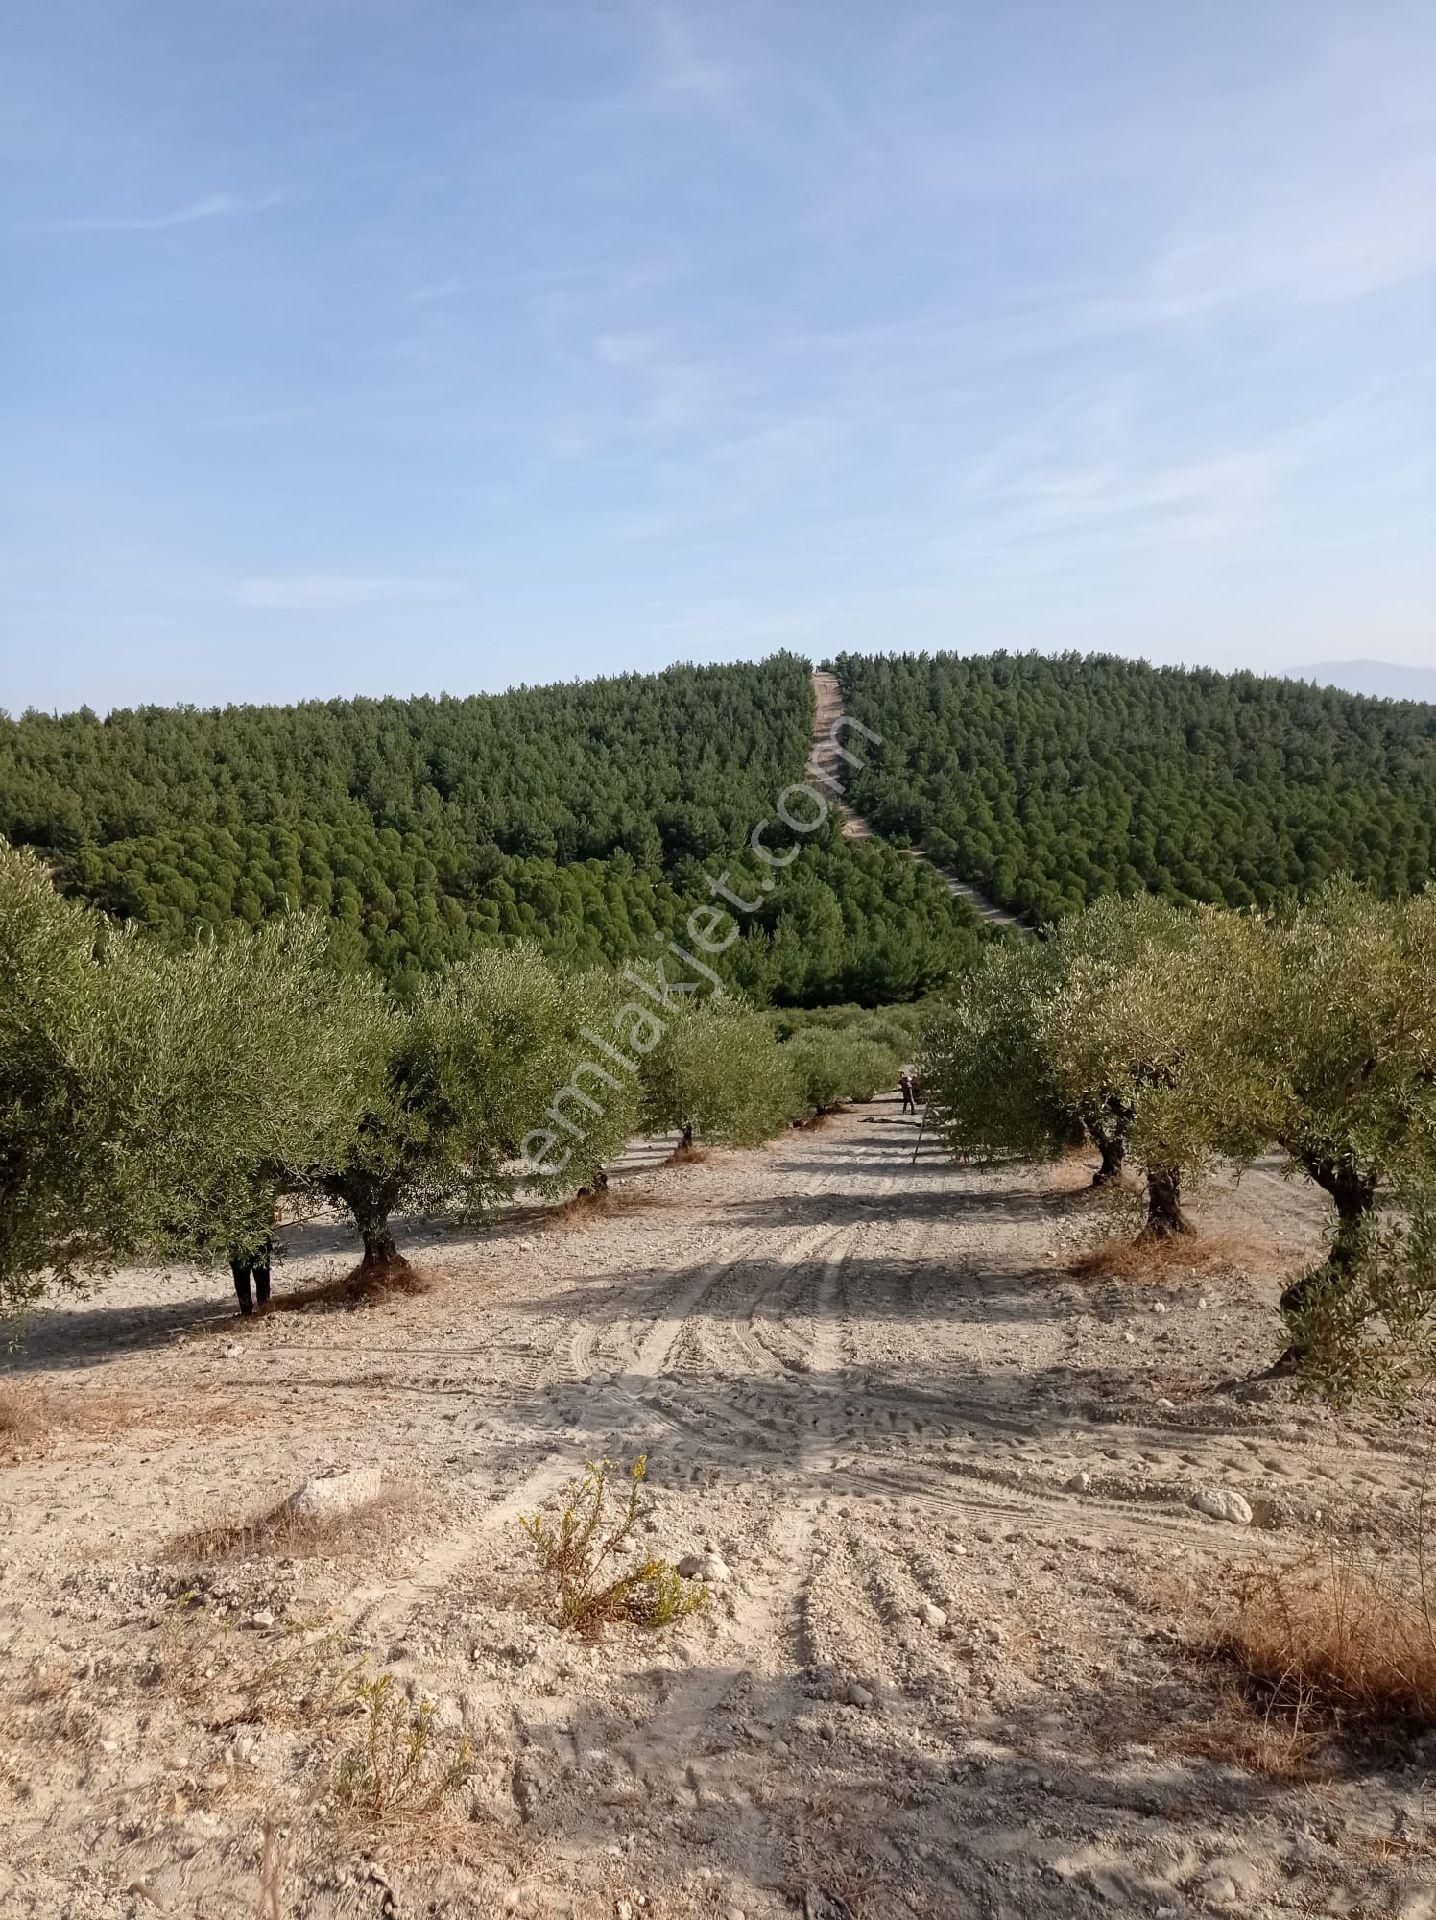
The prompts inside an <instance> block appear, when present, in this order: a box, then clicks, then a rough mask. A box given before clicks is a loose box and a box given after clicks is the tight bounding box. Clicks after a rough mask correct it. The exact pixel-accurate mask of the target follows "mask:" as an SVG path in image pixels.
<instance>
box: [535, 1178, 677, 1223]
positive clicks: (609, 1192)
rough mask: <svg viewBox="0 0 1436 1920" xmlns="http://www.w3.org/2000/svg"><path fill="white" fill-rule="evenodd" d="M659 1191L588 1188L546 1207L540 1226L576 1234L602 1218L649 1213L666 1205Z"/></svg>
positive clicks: (610, 1218) (609, 1187)
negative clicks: (650, 1209) (644, 1191)
mask: <svg viewBox="0 0 1436 1920" xmlns="http://www.w3.org/2000/svg"><path fill="white" fill-rule="evenodd" d="M668 1204H669V1202H668V1201H667V1200H666V1199H664V1198H663V1197H662V1196H661V1195H660V1194H656V1193H643V1192H635V1191H634V1190H633V1189H632V1188H624V1187H612V1186H608V1187H600V1188H598V1189H597V1191H594V1190H593V1189H592V1188H589V1187H585V1188H584V1189H583V1191H582V1192H581V1193H575V1194H571V1195H570V1197H569V1198H568V1199H567V1200H565V1201H563V1202H561V1203H560V1205H558V1206H556V1207H547V1208H545V1209H544V1211H543V1214H542V1216H541V1218H540V1220H539V1223H538V1224H539V1225H540V1226H542V1227H544V1228H545V1229H546V1230H547V1231H548V1232H550V1233H574V1232H577V1231H579V1230H581V1229H582V1228H584V1227H591V1226H594V1225H596V1224H597V1222H598V1221H600V1220H612V1219H616V1218H619V1217H621V1216H622V1215H624V1214H630V1213H646V1212H647V1211H648V1210H649V1208H650V1207H666V1206H667V1205H668Z"/></svg>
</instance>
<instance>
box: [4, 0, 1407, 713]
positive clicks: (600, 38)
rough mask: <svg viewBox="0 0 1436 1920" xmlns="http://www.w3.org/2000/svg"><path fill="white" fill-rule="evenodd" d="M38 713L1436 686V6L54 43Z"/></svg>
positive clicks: (1294, 5) (977, 1) (47, 59)
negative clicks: (1121, 658)
mask: <svg viewBox="0 0 1436 1920" xmlns="http://www.w3.org/2000/svg"><path fill="white" fill-rule="evenodd" d="M0 181H3V185H0V248H3V259H0V275H3V280H0V286H3V293H0V328H3V333H0V349H3V362H0V364H3V367H4V375H3V395H0V401H3V415H4V417H3V421H0V431H3V452H0V705H3V706H5V707H7V708H8V709H9V710H10V711H12V712H19V711H20V710H21V709H22V708H24V707H25V706H27V705H29V704H35V705H39V706H43V707H56V706H58V707H61V708H68V707H73V706H76V705H79V704H81V703H89V704H90V705H92V706H95V707H97V708H100V709H104V708H106V707H109V706H111V705H116V704H131V703H134V702H137V701H158V702H164V703H172V702H178V701H193V702H198V703H201V704H209V703H212V702H218V701H226V700H247V699H270V700H280V699H284V700H287V699H295V698H303V697H309V696H315V695H319V696H328V695H333V694H350V693H359V692H365V693H382V692H413V691H430V692H437V691H440V690H441V689H447V690H449V691H452V692H468V691H472V690H476V689H483V688H497V687H502V686H506V685H510V684H513V683H515V682H517V681H521V680H528V681H537V680H551V679H560V678H568V677H572V676H575V675H587V674H590V673H595V672H605V671H616V670H620V669H623V668H628V667H642V668H648V667H653V666H658V665H661V664H663V663H665V662H667V661H669V660H673V659H678V658H686V659H723V658H740V657H755V656H758V655H761V654H763V653H765V652H770V651H772V650H773V649H775V648H777V647H779V646H793V647H796V648H799V649H801V650H803V651H806V652H809V653H812V654H814V655H815V656H819V655H822V654H824V653H826V652H829V651H834V650H837V649H839V648H842V647H857V648H862V649H877V648H888V647H902V646H912V647H919V646H925V647H955V648H959V649H964V650H967V649H985V648H989V647H995V646H1008V647H1025V646H1040V647H1044V648H1048V647H1066V646H1076V647H1084V648H1086V647H1094V648H1095V647H1105V648H1109V649H1112V650H1115V651H1120V652H1127V653H1140V654H1144V655H1146V656H1147V657H1149V658H1153V659H1165V660H1177V659H1189V660H1191V659H1200V660H1205V661H1209V662H1211V663H1212V664H1215V665H1218V666H1232V665H1256V666H1259V667H1267V668H1271V669H1280V668H1282V667H1287V666H1293V665H1299V664H1302V663H1306V662H1310V661H1316V660H1323V659H1330V658H1333V657H1339V658H1352V657H1356V656H1371V657H1383V658H1385V659H1388V660H1395V661H1402V662H1407V663H1411V664H1423V663H1429V662H1433V661H1436V639H1433V624H1432V607H1433V604H1436V593H1433V589H1436V538H1433V526H1436V471H1433V457H1432V448H1433V444H1436V8H1433V7H1432V6H1431V5H1430V4H1429V0H1416V3H1413V4H1400V3H1396V0H1359V3H1358V0H1349V3H1348V4H1342V5H1339V6H1326V5H1323V4H1321V0H1281V3H1280V4H1272V3H1268V4H1263V3H1262V0H1204V3H1203V4H1198V0H1162V3H1161V4H1154V0H1132V3H1131V4H1126V3H1120V4H1119V3H1118V0H1080V4H1074V3H1073V0H1045V3H1042V4H1038V3H1035V0H1003V4H1001V5H997V4H990V0H963V3H962V4H958V3H956V0H954V4H949V5H946V6H940V7H933V6H907V5H904V4H901V0H884V4H867V3H866V0H819V3H818V4H804V3H803V0H768V3H767V4H749V0H723V3H722V4H676V3H675V0H646V3H640V0H631V3H630V0H613V3H612V4H607V3H605V0H593V3H592V4H578V0H574V3H573V4H563V5H558V4H544V3H543V0H538V3H536V4H532V5H520V4H503V3H502V0H470V4H465V5H460V4H439V3H438V0H432V3H431V0H353V3H350V0H283V4H279V3H278V0H228V3H227V4H224V5H217V6H215V5H199V6H197V5H194V4H193V0H183V4H181V3H180V0H173V3H171V4H159V3H158V0H155V3H154V4H143V3H141V0H88V3H87V4H77V3H76V0H20V4H19V5H18V6H16V7H13V8H11V9H9V10H8V12H7V28H6V59H5V62H4V65H3V71H0Z"/></svg>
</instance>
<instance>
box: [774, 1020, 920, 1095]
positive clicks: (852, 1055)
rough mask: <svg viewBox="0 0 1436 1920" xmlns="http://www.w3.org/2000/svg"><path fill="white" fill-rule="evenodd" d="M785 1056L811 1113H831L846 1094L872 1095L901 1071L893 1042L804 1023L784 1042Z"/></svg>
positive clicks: (887, 1085)
mask: <svg viewBox="0 0 1436 1920" xmlns="http://www.w3.org/2000/svg"><path fill="white" fill-rule="evenodd" d="M782 1057H783V1062H784V1064H785V1065H786V1067H787V1068H788V1071H789V1073H790V1075H791V1076H792V1080H793V1084H794V1087H795V1089H796V1093H797V1098H798V1101H799V1104H800V1105H801V1106H802V1107H803V1109H804V1110H805V1111H806V1112H809V1113H819V1114H821V1113H832V1112H833V1111H834V1110H835V1109H836V1108H838V1107H840V1106H841V1105H842V1104H843V1102H844V1101H845V1100H871V1099H872V1097H873V1095H874V1094H875V1093H876V1092H877V1091H878V1089H879V1087H890V1086H892V1085H893V1083H894V1081H895V1080H896V1079H897V1074H898V1064H899V1063H898V1058H897V1055H896V1054H895V1053H893V1051H892V1049H891V1048H889V1047H885V1046H882V1045H880V1044H879V1043H878V1042H876V1041H872V1040H864V1039H862V1038H861V1037H859V1036H858V1035H856V1034H850V1033H844V1032H842V1031H841V1030H840V1029H839V1030H834V1029H832V1028H824V1027H805V1028H803V1029H802V1031H800V1032H799V1033H796V1034H795V1035H794V1036H793V1038H792V1039H791V1040H789V1041H786V1042H785V1043H784V1044H783V1048H782Z"/></svg>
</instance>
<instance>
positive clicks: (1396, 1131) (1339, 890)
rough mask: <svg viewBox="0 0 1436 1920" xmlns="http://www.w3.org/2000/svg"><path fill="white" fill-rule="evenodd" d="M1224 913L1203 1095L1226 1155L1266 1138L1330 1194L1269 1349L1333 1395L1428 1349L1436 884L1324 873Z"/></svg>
mask: <svg viewBox="0 0 1436 1920" xmlns="http://www.w3.org/2000/svg"><path fill="white" fill-rule="evenodd" d="M1228 919H1229V921H1230V925H1229V926H1228V927H1227V928H1226V929H1225V939H1224V942H1223V946H1222V949H1221V951H1220V952H1219V953H1218V954H1217V955H1215V956H1214V958H1213V961H1212V964H1211V972H1212V975H1213V978H1214V982H1215V983H1216V988H1217V990H1218V1004H1219V1005H1220V1007H1221V1009H1222V1012H1223V1018H1222V1023H1221V1037H1222V1042H1223V1044H1222V1046H1221V1048H1220V1051H1219V1052H1218V1053H1217V1055H1216V1056H1215V1058H1214V1061H1213V1066H1212V1071H1211V1074H1210V1085H1209V1087H1208V1088H1207V1090H1206V1093H1205V1095H1204V1099H1205V1101H1206V1103H1207V1104H1208V1105H1209V1106H1210V1107H1211V1108H1212V1109H1213V1110H1214V1111H1215V1112H1216V1113H1217V1115H1218V1116H1219V1119H1220V1125H1221V1129H1222V1132H1223V1136H1224V1138H1225V1141H1226V1143H1227V1146H1228V1148H1229V1150H1230V1151H1231V1152H1232V1153H1233V1154H1235V1155H1237V1156H1238V1157H1241V1158H1251V1157H1253V1156H1255V1155H1256V1154H1257V1153H1260V1152H1263V1151H1265V1150H1266V1149H1267V1148H1269V1147H1270V1145H1271V1144H1272V1143H1273V1142H1275V1144H1276V1145H1277V1146H1278V1147H1279V1148H1280V1150H1281V1151H1282V1153H1283V1154H1284V1155H1285V1156H1286V1160H1287V1164H1288V1169H1289V1171H1291V1172H1292V1173H1298V1172H1299V1173H1301V1174H1304V1175H1305V1176H1306V1177H1307V1178H1308V1179H1310V1180H1312V1181H1313V1182H1314V1183H1315V1184H1316V1185H1317V1186H1318V1187H1319V1188H1320V1189H1321V1190H1322V1192H1323V1193H1324V1194H1326V1196H1327V1197H1328V1199H1329V1200H1330V1202H1331V1208H1332V1219H1331V1228H1330V1234H1329V1240H1328V1246H1327V1250H1326V1254H1325V1258H1324V1259H1323V1260H1322V1262H1321V1264H1320V1265H1319V1266H1317V1267H1315V1268H1313V1269H1312V1270H1311V1271H1310V1272H1309V1273H1307V1274H1305V1275H1303V1276H1302V1277H1301V1278H1300V1279H1299V1280H1298V1281H1296V1282H1295V1283H1294V1284H1293V1285H1292V1286H1291V1287H1289V1288H1288V1289H1287V1290H1286V1292H1285V1293H1284V1294H1283V1296H1282V1307H1283V1310H1284V1312H1285V1313H1286V1315H1287V1320H1288V1327H1289V1332H1290V1340H1291V1344H1290V1346H1289V1347H1288V1349H1287V1352H1286V1353H1285V1354H1284V1355H1283V1356H1282V1359H1281V1360H1280V1361H1279V1362H1278V1363H1277V1364H1278V1368H1279V1369H1280V1370H1284V1371H1285V1370H1293V1369H1298V1368H1299V1369H1300V1370H1302V1371H1303V1372H1304V1373H1306V1374H1307V1376H1308V1377H1309V1378H1310V1379H1312V1380H1313V1381H1314V1382H1315V1383H1317V1384H1319V1385H1320V1386H1321V1388H1322V1389H1323V1391H1326V1392H1328V1393H1329V1394H1331V1395H1332V1396H1333V1397H1335V1398H1338V1399H1340V1398H1346V1397H1349V1396H1350V1394H1352V1393H1353V1392H1356V1391H1358V1390H1360V1389H1363V1388H1365V1387H1368V1386H1374V1385H1377V1384H1379V1383H1380V1382H1381V1381H1382V1380H1383V1379H1387V1380H1390V1381H1392V1382H1393V1383H1394V1382H1395V1381H1396V1380H1398V1379H1399V1378H1400V1377H1402V1376H1403V1375H1404V1374H1405V1373H1408V1372H1410V1371H1412V1370H1415V1369H1419V1368H1421V1367H1424V1366H1426V1365H1427V1364H1428V1363H1429V1358H1430V1354H1429V1347H1430V1338H1431V1321H1430V1315H1431V1311H1432V1308H1433V1305H1436V1273H1433V1267H1432V1259H1431V1247H1432V1235H1431V1216H1432V1211H1433V1195H1436V894H1433V893H1425V894H1421V895H1418V896H1416V897H1414V898H1410V899H1405V900H1397V901H1383V900H1379V899H1377V898H1375V897H1374V896H1372V895H1370V894H1368V893H1365V892H1363V891H1362V890H1361V889H1360V888H1359V887H1357V886H1356V885H1354V884H1353V883H1351V882H1349V881H1335V882H1332V883H1331V884H1329V885H1328V886H1327V887H1326V888H1325V889H1324V890H1323V891H1322V892H1321V893H1320V894H1318V895H1317V896H1316V897H1315V898H1313V899H1312V900H1311V901H1309V902H1307V903H1306V904H1305V905H1304V906H1301V907H1298V908H1295V909H1293V910H1291V911H1289V912H1287V913H1284V914H1279V915H1270V916H1256V915H1242V916H1228ZM1378 1323H1379V1324H1378ZM1381 1327H1384V1329H1385V1332H1384V1335H1383V1334H1382V1333H1381V1331H1380V1328H1381Z"/></svg>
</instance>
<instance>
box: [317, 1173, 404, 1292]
mask: <svg viewBox="0 0 1436 1920" xmlns="http://www.w3.org/2000/svg"><path fill="white" fill-rule="evenodd" d="M324 1190H325V1192H326V1193H327V1194H328V1195H329V1197H330V1199H331V1200H337V1201H338V1202H339V1204H340V1205H341V1206H344V1207H347V1208H348V1209H349V1212H350V1213H351V1214H352V1215H353V1217H354V1224H355V1226H356V1227H358V1229H359V1238H360V1240H361V1241H362V1243H363V1247H364V1252H363V1256H362V1258H361V1259H360V1262H359V1271H360V1272H361V1273H364V1274H374V1273H383V1272H384V1271H385V1270H386V1269H388V1268H391V1267H406V1266H408V1264H409V1263H408V1261H407V1260H406V1259H405V1258H404V1256H403V1254H401V1253H400V1251H399V1249H398V1247H397V1246H396V1245H395V1244H394V1235H393V1233H392V1232H391V1231H390V1228H389V1217H390V1215H391V1214H392V1213H393V1211H394V1208H395V1207H396V1206H397V1205H398V1200H399V1194H398V1189H397V1187H396V1186H395V1184H394V1182H393V1181H392V1180H380V1179H374V1178H371V1177H370V1176H369V1175H367V1174H356V1173H340V1174H333V1175H331V1176H330V1177H329V1178H328V1179H327V1180H326V1181H325V1182H324Z"/></svg>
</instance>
